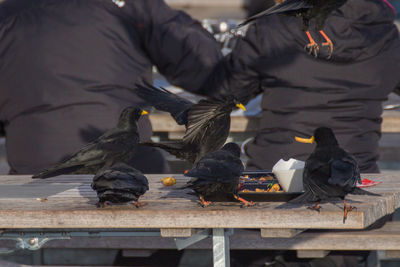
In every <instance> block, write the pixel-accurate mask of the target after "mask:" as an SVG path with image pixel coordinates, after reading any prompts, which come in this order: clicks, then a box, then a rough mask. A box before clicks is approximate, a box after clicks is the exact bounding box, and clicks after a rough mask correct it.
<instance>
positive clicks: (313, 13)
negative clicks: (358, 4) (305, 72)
mask: <svg viewBox="0 0 400 267" xmlns="http://www.w3.org/2000/svg"><path fill="white" fill-rule="evenodd" d="M346 1H347V0H285V1H283V2H281V3H280V4H277V5H275V6H273V7H271V8H269V9H267V10H264V11H262V12H260V13H258V14H256V15H254V16H252V17H250V18H248V19H247V20H245V21H244V22H242V23H241V24H239V25H238V27H241V26H244V25H246V24H248V23H250V22H252V21H254V20H256V19H258V18H260V17H262V16H267V15H272V14H285V15H289V16H295V17H299V18H301V19H302V29H303V31H305V32H306V34H307V37H308V39H309V41H310V43H309V44H307V45H306V46H305V49H306V50H308V52H309V53H310V54H313V55H314V56H315V57H317V56H318V52H319V45H318V44H317V42H315V40H314V39H313V38H312V36H311V33H310V31H309V30H308V29H309V23H310V20H312V19H315V30H316V31H317V32H319V33H320V34H321V35H322V37H323V38H324V39H325V41H326V42H324V43H322V46H326V47H328V51H329V57H330V56H331V55H332V53H333V42H332V40H331V39H330V38H329V37H328V35H327V34H326V33H325V32H324V31H323V30H322V29H323V27H324V23H325V20H326V18H327V17H328V15H329V14H330V13H331V12H332V11H334V10H336V9H338V8H340V7H341V6H342V5H343V4H344V3H346Z"/></svg>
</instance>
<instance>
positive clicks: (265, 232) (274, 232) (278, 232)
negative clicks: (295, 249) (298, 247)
mask: <svg viewBox="0 0 400 267" xmlns="http://www.w3.org/2000/svg"><path fill="white" fill-rule="evenodd" d="M303 231H304V229H274V228H269V229H261V237H264V238H277V237H282V238H290V237H294V236H296V235H298V234H300V233H301V232H303Z"/></svg>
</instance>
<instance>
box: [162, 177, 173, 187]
mask: <svg viewBox="0 0 400 267" xmlns="http://www.w3.org/2000/svg"><path fill="white" fill-rule="evenodd" d="M161 182H162V183H163V184H164V185H165V186H173V185H174V184H176V179H175V177H165V178H162V179H161Z"/></svg>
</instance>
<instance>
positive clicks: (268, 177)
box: [258, 176, 273, 181]
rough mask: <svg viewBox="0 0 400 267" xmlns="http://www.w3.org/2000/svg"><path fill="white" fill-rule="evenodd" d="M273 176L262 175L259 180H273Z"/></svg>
mask: <svg viewBox="0 0 400 267" xmlns="http://www.w3.org/2000/svg"><path fill="white" fill-rule="evenodd" d="M272 179H273V178H272V177H271V176H263V177H260V179H258V180H259V181H268V180H272Z"/></svg>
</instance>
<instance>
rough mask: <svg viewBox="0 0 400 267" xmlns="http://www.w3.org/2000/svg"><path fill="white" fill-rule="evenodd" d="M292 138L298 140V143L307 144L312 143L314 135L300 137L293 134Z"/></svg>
mask: <svg viewBox="0 0 400 267" xmlns="http://www.w3.org/2000/svg"><path fill="white" fill-rule="evenodd" d="M294 139H296V141H297V142H300V143H307V144H312V143H314V136H311V138H301V137H297V136H295V137H294Z"/></svg>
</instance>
